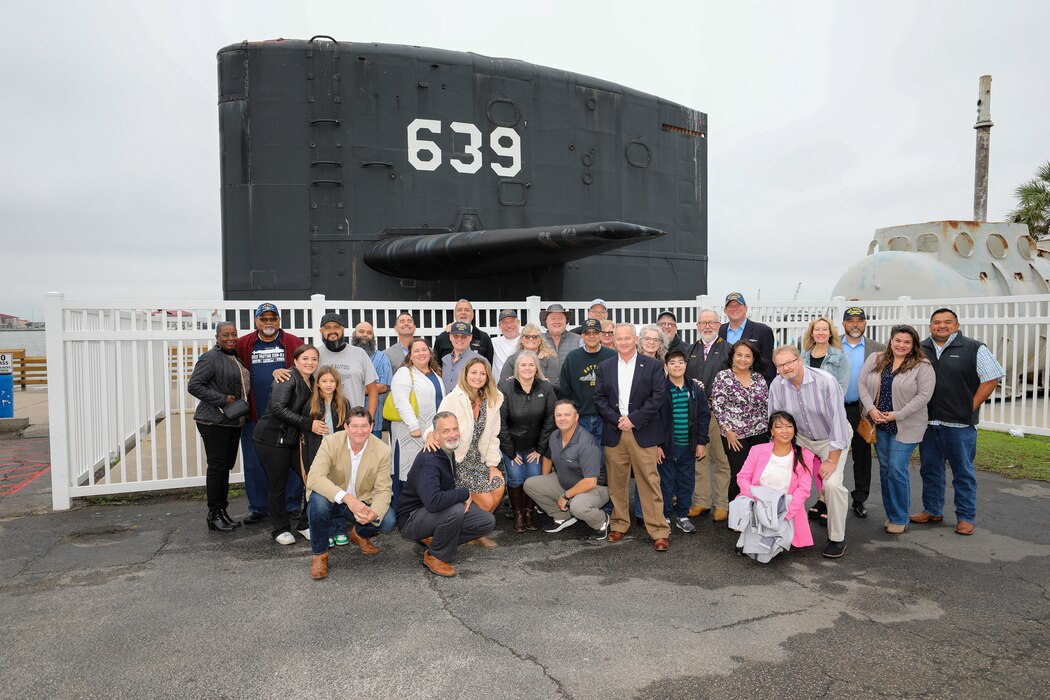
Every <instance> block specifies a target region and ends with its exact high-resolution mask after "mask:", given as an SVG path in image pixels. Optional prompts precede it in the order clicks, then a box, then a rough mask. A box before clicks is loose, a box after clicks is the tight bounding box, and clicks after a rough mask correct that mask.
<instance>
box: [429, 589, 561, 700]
mask: <svg viewBox="0 0 1050 700" xmlns="http://www.w3.org/2000/svg"><path fill="white" fill-rule="evenodd" d="M424 576H427V585H428V586H429V587H430V590H432V591H434V593H435V594H437V597H438V599H439V600H440V601H441V609H442V610H444V611H445V613H446V614H447V615H448V616H449V617H450V618H452V619H453V620H455V621H456V622H457V623H458V624H459V625H460V626H461V627H462V628H463V629H465V630H466V631H468V632H470V633H471V634H473V635H474V636H476V637H480V638H481V639H484V640H485V641H486V642H489V643H491V644H495V645H496V646H498V647H499V648H501V649H504V650H506V651H508V652H510V654H511V655H513V656H514V658H516V659H518V660H519V661H524V662H525V663H529V664H532V665H534V666H536V667H538V668H539V669H540V670H541V671H542V672H543V675H544V676H546V677H547V678H548V679H549V680H550V682H551V683H553V684H554V687H555V689H556V690H557V692H558V696H559V697H563V698H566V699H567V700H573V697H572V694H571V693H569V691H568V690H566V689H565V686H563V685H562V682H561V681H560V680H558V679H557V678H555V677H554V676H553V675H552V674H551V672H550V669H548V668H547V666H546V665H545V664H544V663H543V662H541V661H540V660H539V659H537V658H536V657H535V656H533V655H532V654H524V653H522V652H519V651H518V650H517V649H515V648H514V647H512V646H510V645H509V644H506V643H505V642H502V641H500V640H499V639H496V638H495V637H493V636H491V635H488V634H486V633H485V632H483V631H481V630H480V629H476V628H474V627H471V626H470V625H469V624H467V622H466V620H464V619H463V618H462V617H460V616H459V615H457V614H456V613H455V611H454V610H453V609H452V604H451V602H450V601H449V599H448V597H447V596H446V595H445V592H444V591H442V590H441V588H440V587H439V586H438V582H437V579H436V578H435V577H433V576H428V575H426V574H424Z"/></svg>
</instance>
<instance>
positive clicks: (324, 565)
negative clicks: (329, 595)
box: [310, 552, 328, 581]
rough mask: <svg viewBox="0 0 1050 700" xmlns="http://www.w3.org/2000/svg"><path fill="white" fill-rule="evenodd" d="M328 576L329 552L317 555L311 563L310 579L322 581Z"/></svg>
mask: <svg viewBox="0 0 1050 700" xmlns="http://www.w3.org/2000/svg"><path fill="white" fill-rule="evenodd" d="M327 576H328V552H325V553H324V554H315V555H314V559H313V561H312V562H311V563H310V578H312V579H314V580H315V581H320V580H321V579H323V578H326V577H327Z"/></svg>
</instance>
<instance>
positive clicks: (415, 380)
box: [390, 338, 445, 506]
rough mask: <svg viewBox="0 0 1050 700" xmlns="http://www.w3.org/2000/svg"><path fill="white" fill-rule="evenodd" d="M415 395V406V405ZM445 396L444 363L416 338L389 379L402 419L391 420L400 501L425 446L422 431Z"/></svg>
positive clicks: (396, 493) (395, 492) (393, 501)
mask: <svg viewBox="0 0 1050 700" xmlns="http://www.w3.org/2000/svg"><path fill="white" fill-rule="evenodd" d="M413 395H414V396H415V399H416V400H415V403H416V407H415V408H413V406H412V396H413ZM444 397H445V391H444V388H443V384H442V382H441V367H440V365H439V364H438V362H437V359H436V358H435V357H434V353H433V351H432V350H431V349H430V344H429V343H427V341H425V340H423V339H422V338H413V339H412V340H411V342H409V344H408V354H407V355H405V363H404V364H403V365H401V367H399V368H398V370H397V372H395V373H394V377H393V379H391V380H390V400H391V401H393V402H394V406H395V407H396V408H397V411H398V414H400V418H401V419H400V420H395V421H391V422H390V439H391V442H392V443H393V445H392V447H393V449H394V455H393V460H392V461H393V470H394V472H393V474H394V478H393V498H392V499H391V502H390V504H391V506H393V505H394V504H396V503H397V500H398V497H399V496H400V495H401V489H402V488H403V487H404V484H405V479H407V478H408V473H409V471H410V470H411V469H412V462H414V461H415V459H416V455H418V454H419V452H420V450H422V449H423V432H424V431H425V430H426V429H427V428H429V427H430V424H431V421H433V419H434V414H435V413H437V407H438V405H439V404H440V403H441V400H442V399H443V398H444Z"/></svg>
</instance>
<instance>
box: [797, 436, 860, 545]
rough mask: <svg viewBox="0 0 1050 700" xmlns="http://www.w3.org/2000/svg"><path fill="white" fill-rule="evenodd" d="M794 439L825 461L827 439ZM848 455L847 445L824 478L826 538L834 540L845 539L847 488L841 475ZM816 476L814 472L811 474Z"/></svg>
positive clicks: (847, 507) (800, 437)
mask: <svg viewBox="0 0 1050 700" xmlns="http://www.w3.org/2000/svg"><path fill="white" fill-rule="evenodd" d="M795 437H796V441H797V442H798V444H799V445H801V446H802V447H805V448H806V449H807V450H809V451H810V452H812V453H813V454H815V455H816V456H818V457H820V459H821V461H822V462H823V461H826V460H827V457H828V441H827V440H810V439H809V438H807V437H806V436H804V435H796V436H795ZM848 457H849V447H848V446H847V447H846V449H844V450H843V451H842V452H841V453H840V454H839V461H838V464H836V465H835V471H834V472H832V473H831V476H829V477H828V478H827V479H825V480H824V490H823V492H822V493H823V494H824V503H826V504H827V506H828V539H829V540H832V541H834V542H842V541H843V540H844V539H846V514H847V513H848V512H849V489H847V488H846V487H845V485H843V483H842V475H843V473H845V471H846V459H847V458H848ZM813 477H814V478H816V474H814V475H813Z"/></svg>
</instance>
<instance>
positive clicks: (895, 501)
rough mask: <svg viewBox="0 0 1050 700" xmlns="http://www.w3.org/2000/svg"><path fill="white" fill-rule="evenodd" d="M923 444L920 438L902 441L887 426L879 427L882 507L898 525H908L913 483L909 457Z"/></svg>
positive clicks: (888, 517) (878, 448) (877, 435)
mask: <svg viewBox="0 0 1050 700" xmlns="http://www.w3.org/2000/svg"><path fill="white" fill-rule="evenodd" d="M918 446H919V443H917V442H900V441H899V440H897V436H896V435H895V434H893V433H890V432H889V431H886V430H876V431H875V454H876V455H878V457H879V480H880V481H881V482H882V507H883V509H885V511H886V518H887V520H889V521H890V522H891V523H893V524H894V525H907V524H908V513H909V510H910V505H911V483H910V479H909V477H908V460H909V459H911V455H912V453H913V452H915V448H916V447H918Z"/></svg>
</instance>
